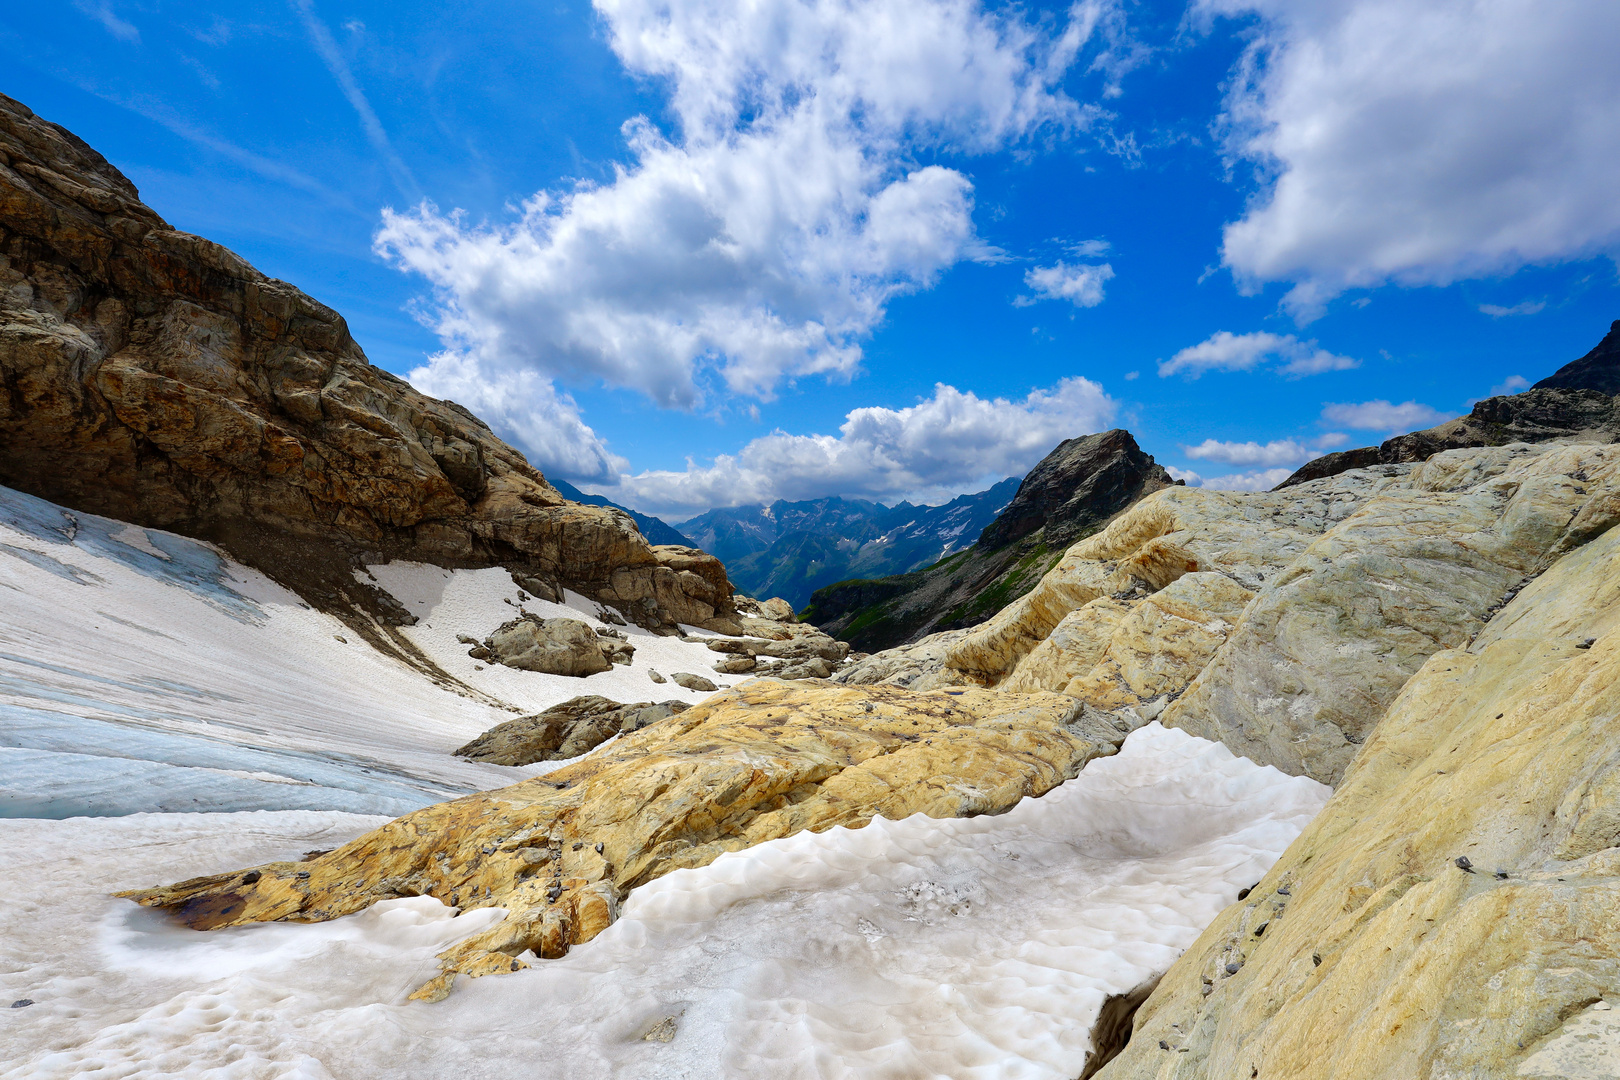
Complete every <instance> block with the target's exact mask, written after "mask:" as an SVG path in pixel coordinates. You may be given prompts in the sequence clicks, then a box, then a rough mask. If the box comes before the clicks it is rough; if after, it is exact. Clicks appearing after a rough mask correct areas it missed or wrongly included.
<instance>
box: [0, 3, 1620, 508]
mask: <svg viewBox="0 0 1620 1080" xmlns="http://www.w3.org/2000/svg"><path fill="white" fill-rule="evenodd" d="M219 8H220V5H205V4H201V3H182V2H171V0H74V2H71V3H60V4H55V5H29V6H19V5H13V6H11V7H10V8H8V9H7V11H6V12H5V13H3V14H0V71H3V72H4V74H3V75H0V90H3V91H4V92H5V93H7V94H10V95H11V96H13V97H16V98H18V99H19V100H21V101H23V102H24V103H25V104H27V105H29V106H30V107H31V108H33V109H34V110H35V111H36V112H38V113H40V114H41V115H42V116H45V117H46V118H48V119H51V120H54V121H56V122H58V123H61V124H63V125H64V126H66V127H68V128H69V129H70V130H72V131H74V132H75V133H76V134H78V135H79V136H81V137H82V138H84V139H85V140H86V141H87V142H89V143H90V144H91V145H92V146H95V147H96V148H97V149H98V150H100V151H102V152H103V153H104V154H105V155H106V156H107V157H108V158H109V159H110V160H111V161H112V162H113V163H114V164H116V165H118V166H119V168H121V169H122V170H123V171H124V172H125V173H127V174H128V175H129V176H130V178H131V179H132V180H134V181H135V183H136V184H137V185H138V186H139V187H140V189H141V191H142V194H143V196H144V198H145V199H146V201H147V202H148V203H149V204H151V205H152V206H153V208H154V209H156V210H157V211H158V212H159V213H161V214H163V215H164V216H165V217H166V218H168V219H169V220H170V221H171V222H172V223H173V224H174V225H175V226H176V227H178V228H182V229H186V230H189V231H192V232H197V233H200V234H203V235H206V236H209V237H210V238H212V239H215V240H217V241H219V242H221V243H223V244H226V245H227V246H229V247H231V248H233V249H235V250H237V251H239V252H240V253H242V254H243V255H244V256H246V257H247V258H248V259H249V260H250V261H252V262H253V263H254V264H255V265H257V266H258V267H259V268H260V269H262V270H264V271H265V272H266V273H269V274H272V275H274V276H276V277H280V278H284V279H286V280H289V281H291V282H294V283H295V284H297V285H299V286H300V287H301V288H303V289H305V290H306V291H307V292H309V293H311V294H312V295H314V296H315V297H317V298H319V299H321V300H323V301H325V302H326V303H328V304H330V305H332V306H333V307H336V308H337V309H339V310H340V311H342V312H343V313H344V315H345V316H346V317H347V318H348V320H349V324H350V326H351V328H352V330H353V331H354V334H355V337H356V338H357V339H358V340H359V342H360V343H361V345H362V346H363V347H364V348H365V350H366V352H367V354H368V355H369V356H370V357H371V359H372V360H373V362H375V363H377V364H379V365H381V366H383V367H385V368H388V369H389V370H391V371H395V372H398V373H400V374H402V375H407V376H408V377H410V378H411V379H412V380H413V381H414V382H415V383H416V384H417V385H418V386H420V387H421V388H423V389H424V390H426V391H427V392H429V393H433V394H435V395H437V396H448V397H453V398H455V399H456V400H458V401H461V402H463V403H464V404H466V405H468V406H469V407H471V408H473V409H474V410H476V411H478V412H479V413H480V415H483V416H485V418H486V419H488V420H490V421H491V422H492V423H493V424H494V425H495V426H496V428H497V430H498V431H500V432H501V433H502V434H503V435H505V436H506V437H507V438H508V439H509V440H510V441H512V442H513V443H514V444H515V445H518V446H520V447H521V448H523V449H524V450H525V451H526V452H527V453H528V454H529V455H530V457H531V460H533V461H534V462H535V463H536V464H537V465H538V466H540V467H541V468H542V469H544V470H546V471H547V472H548V473H553V474H555V475H558V476H562V477H565V478H568V479H570V480H573V481H574V482H576V483H578V484H579V485H580V486H582V487H584V488H586V489H587V490H595V491H600V492H602V493H604V494H606V495H608V496H609V497H610V498H613V499H616V500H618V501H621V502H625V503H627V504H629V505H632V506H636V507H637V508H639V509H645V510H648V511H650V512H655V513H660V514H663V515H665V516H667V517H670V518H671V519H680V518H682V517H686V516H689V515H690V514H692V513H696V512H699V511H701V510H703V509H706V508H708V507H710V506H714V505H726V504H735V503H747V502H755V501H768V500H770V499H773V498H777V497H785V498H789V499H797V498H807V497H813V496H816V495H823V494H843V495H850V496H860V497H867V498H876V499H883V500H889V501H894V500H898V499H899V498H903V497H909V498H912V499H913V500H914V501H915V500H927V501H940V500H943V499H945V498H948V497H950V496H951V495H953V494H956V493H960V492H963V491H969V490H979V489H982V488H984V487H986V486H988V485H989V484H990V483H992V482H993V481H994V480H996V479H998V478H1000V477H1001V476H1004V475H1008V474H1012V473H1018V472H1022V471H1023V470H1024V469H1027V468H1028V467H1029V466H1030V465H1032V464H1033V463H1034V462H1035V461H1036V460H1038V459H1039V458H1040V457H1041V456H1042V455H1043V454H1044V453H1045V452H1046V451H1047V450H1049V449H1050V448H1051V447H1052V446H1053V445H1055V444H1056V443H1057V442H1058V441H1059V440H1060V439H1062V438H1066V437H1070V436H1073V435H1078V434H1084V433H1086V432H1089V431H1093V430H1098V429H1100V428H1103V427H1108V426H1125V427H1128V428H1130V429H1131V430H1132V431H1134V432H1135V433H1136V434H1137V436H1138V438H1139V439H1140V441H1141V442H1142V444H1143V446H1144V447H1145V448H1146V449H1147V450H1148V451H1149V452H1151V453H1153V454H1154V455H1156V456H1157V457H1158V459H1159V460H1160V461H1161V462H1163V463H1165V464H1166V465H1169V466H1172V467H1173V468H1175V469H1176V470H1178V473H1179V474H1182V475H1188V476H1189V477H1190V478H1191V479H1190V482H1194V483H1198V482H1204V483H1210V484H1214V485H1217V486H1230V487H1249V488H1254V487H1264V486H1270V484H1271V483H1274V482H1275V481H1276V479H1278V478H1279V477H1280V475H1282V474H1285V473H1286V471H1287V470H1289V469H1291V468H1292V467H1293V466H1295V465H1297V464H1299V463H1300V462H1301V461H1303V460H1304V459H1305V458H1307V457H1310V456H1313V455H1314V454H1316V453H1319V452H1321V451H1323V450H1326V449H1332V448H1341V447H1347V446H1360V445H1366V444H1368V443H1373V442H1376V441H1378V440H1379V439H1381V438H1384V437H1386V436H1387V435H1389V434H1391V433H1394V432H1397V431H1405V430H1409V429H1411V428H1414V427H1422V426H1427V425H1428V424H1429V423H1432V422H1434V421H1436V420H1438V419H1440V418H1443V417H1446V416H1450V415H1455V414H1457V413H1459V412H1462V411H1464V410H1466V408H1467V407H1468V403H1469V402H1470V401H1471V400H1472V399H1476V398H1479V397H1483V396H1485V395H1487V394H1489V393H1491V392H1492V391H1493V390H1496V391H1499V392H1500V391H1501V390H1504V389H1505V390H1508V391H1511V390H1513V389H1516V388H1518V387H1519V386H1521V385H1523V384H1524V382H1525V381H1526V380H1528V381H1532V382H1533V381H1534V380H1536V379H1538V378H1540V377H1542V376H1543V375H1545V374H1547V373H1549V372H1551V371H1552V370H1553V369H1554V368H1556V367H1558V366H1559V365H1561V364H1563V363H1565V362H1567V361H1568V360H1570V359H1573V358H1574V357H1576V356H1578V355H1580V354H1581V353H1584V352H1585V351H1586V350H1587V349H1589V348H1590V347H1591V346H1592V345H1593V344H1595V343H1596V341H1597V340H1598V338H1599V337H1601V336H1602V335H1603V333H1604V332H1605V331H1606V330H1607V329H1608V325H1609V323H1610V321H1611V320H1613V319H1615V318H1617V317H1620V285H1617V280H1616V269H1615V262H1614V256H1615V254H1616V253H1617V251H1620V200H1616V199H1615V198H1614V197H1613V190H1614V184H1615V180H1614V177H1615V176H1616V175H1620V72H1617V69H1616V68H1615V65H1613V63H1612V57H1613V56H1614V55H1616V53H1617V52H1620V6H1617V5H1614V4H1612V3H1609V2H1607V0H1591V2H1589V3H1584V4H1583V3H1570V4H1565V5H1557V6H1553V7H1547V6H1545V5H1536V4H1534V3H1533V2H1532V0H1493V2H1491V3H1489V4H1487V3H1484V2H1483V0H1473V2H1464V0H1431V2H1425V3H1417V2H1412V0H1194V2H1193V3H1191V4H1190V5H1189V4H1186V3H1155V2H1141V3H1132V2H1129V0H1117V2H1116V0H1082V2H1080V3H1076V4H1074V5H1072V6H1067V5H1053V6H1049V7H1037V6H1029V7H1011V6H1005V5H1003V6H993V5H992V6H982V5H978V4H974V3H969V2H966V0H869V2H867V3H865V4H862V5H859V6H856V5H850V4H843V3H833V2H830V0H756V2H755V3H753V4H752V5H750V6H747V7H746V9H745V8H744V7H743V6H741V5H737V4H734V3H719V2H711V0H663V2H661V3H652V2H643V0H600V2H599V3H598V4H597V5H596V6H595V7H592V6H589V5H587V4H584V3H578V2H569V3H543V4H533V5H525V4H513V3H501V4H495V3H478V2H467V3H462V4H458V5H440V4H427V3H415V2H409V0H405V2H398V0H396V2H394V3H389V4H372V3H363V2H353V3H338V2H336V0H244V2H241V3H237V4H233V5H230V6H229V13H228V14H226V15H220V14H218V13H217V12H218V10H219ZM447 9H450V10H448V13H447Z"/></svg>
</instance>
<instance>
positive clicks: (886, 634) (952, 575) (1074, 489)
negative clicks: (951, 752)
mask: <svg viewBox="0 0 1620 1080" xmlns="http://www.w3.org/2000/svg"><path fill="white" fill-rule="evenodd" d="M1174 484H1175V481H1174V480H1172V479H1171V478H1170V474H1169V473H1167V472H1165V471H1164V469H1163V467H1162V466H1160V465H1158V464H1156V463H1155V462H1154V460H1153V458H1152V457H1151V456H1150V455H1148V454H1145V453H1143V452H1142V450H1141V448H1140V447H1139V446H1137V445H1136V440H1135V439H1134V438H1133V437H1132V436H1131V434H1130V432H1128V431H1121V430H1118V429H1116V430H1114V431H1104V432H1101V433H1099V434H1096V435H1087V436H1085V437H1083V438H1079V439H1068V440H1065V441H1064V442H1062V443H1060V444H1059V445H1058V447H1057V448H1056V449H1055V450H1053V451H1052V452H1051V453H1050V454H1048V455H1047V456H1046V457H1045V458H1043V459H1042V460H1041V462H1040V463H1039V464H1037V465H1036V466H1035V468H1033V469H1031V470H1030V472H1029V475H1028V476H1026V477H1025V478H1024V480H1023V482H1022V483H1021V484H1020V485H1019V487H1018V491H1017V492H1016V493H1015V494H1014V496H1013V499H1012V501H1011V502H1010V503H1008V505H1007V508H1006V509H1005V510H1004V511H1002V512H1001V514H999V515H998V516H997V517H996V519H995V520H994V521H992V522H991V523H990V524H989V525H988V526H986V527H985V529H984V531H983V532H982V533H981V534H980V536H979V540H978V542H977V543H976V544H975V545H974V546H973V547H971V548H969V549H967V550H966V551H963V552H959V553H957V554H956V555H952V556H951V557H950V558H948V559H945V560H943V561H942V562H940V563H938V564H937V565H935V566H932V567H929V568H928V569H926V570H921V571H917V572H914V573H909V574H900V575H897V576H894V577H887V578H879V579H876V580H871V581H848V582H843V583H841V584H838V585H833V586H830V587H828V588H826V589H822V590H820V591H818V592H817V593H816V594H815V595H814V596H813V597H812V598H811V603H810V606H809V607H808V608H806V610H805V612H804V614H803V618H805V619H807V620H808V621H811V622H814V623H816V624H817V625H818V626H820V627H822V629H824V630H826V631H827V632H828V633H830V634H832V635H833V636H835V637H838V638H841V639H843V640H845V641H848V642H850V643H851V644H852V645H854V646H855V647H856V648H859V649H868V650H877V649H887V648H892V647H894V646H897V645H900V644H903V643H906V642H914V641H917V640H918V639H920V638H921V637H923V636H924V635H926V634H929V633H932V632H935V631H943V630H953V629H959V628H961V627H965V626H973V625H976V624H978V623H981V622H983V621H984V620H985V619H987V618H989V617H990V616H992V615H994V614H995V613H996V612H997V611H999V610H1001V608H1003V607H1004V606H1005V605H1006V604H1007V603H1008V602H1010V601H1012V600H1015V599H1017V598H1018V597H1020V596H1022V595H1024V594H1025V593H1026V592H1028V591H1029V590H1030V588H1032V587H1033V586H1034V585H1035V583H1036V582H1037V581H1039V580H1040V577H1041V575H1042V574H1044V573H1045V572H1046V571H1047V570H1048V569H1049V568H1050V567H1051V565H1052V564H1053V563H1054V562H1055V561H1056V560H1057V559H1058V557H1059V556H1060V554H1061V550H1062V548H1063V547H1066V546H1067V545H1069V544H1071V543H1073V542H1074V541H1075V540H1077V539H1079V538H1081V537H1083V536H1086V535H1089V534H1090V533H1093V532H1095V531H1097V530H1098V529H1099V528H1101V527H1102V526H1103V525H1104V524H1106V523H1107V522H1108V521H1109V520H1110V519H1111V518H1112V517H1113V516H1114V515H1115V514H1118V513H1119V512H1120V511H1121V510H1124V509H1125V508H1126V507H1127V506H1130V505H1131V504H1132V503H1134V502H1136V501H1137V500H1138V499H1140V498H1142V497H1143V496H1145V495H1147V494H1149V493H1151V492H1154V491H1158V490H1159V489H1161V488H1165V487H1170V486H1173V485H1174Z"/></svg>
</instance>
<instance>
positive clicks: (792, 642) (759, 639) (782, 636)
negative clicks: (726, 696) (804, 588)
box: [708, 618, 849, 679]
mask: <svg viewBox="0 0 1620 1080" xmlns="http://www.w3.org/2000/svg"><path fill="white" fill-rule="evenodd" d="M744 632H745V633H747V634H748V635H749V636H748V637H734V638H718V639H715V640H711V641H709V642H708V646H709V648H710V649H711V650H713V651H714V652H717V653H721V654H723V655H726V656H728V657H729V659H727V660H722V661H721V662H719V663H717V664H715V666H714V669H715V670H716V671H720V672H724V673H725V674H728V675H739V674H744V673H748V672H752V673H755V674H758V675H769V676H771V677H773V678H777V679H825V678H827V677H828V676H829V675H831V674H832V673H833V672H834V671H835V670H837V668H838V667H839V666H840V665H842V664H843V662H844V659H845V657H847V656H849V645H848V644H847V643H846V642H842V641H838V640H836V639H834V638H832V637H829V636H828V635H826V634H824V633H822V632H821V631H820V630H818V629H816V628H815V627H814V626H810V625H808V624H805V623H789V622H777V621H775V620H772V619H764V618H756V619H750V620H748V622H747V624H746V625H745V626H744Z"/></svg>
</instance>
